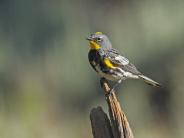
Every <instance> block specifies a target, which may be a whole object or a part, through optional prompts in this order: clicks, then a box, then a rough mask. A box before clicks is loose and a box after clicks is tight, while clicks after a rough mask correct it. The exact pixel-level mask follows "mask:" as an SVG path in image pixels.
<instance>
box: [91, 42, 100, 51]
mask: <svg viewBox="0 0 184 138" xmlns="http://www.w3.org/2000/svg"><path fill="white" fill-rule="evenodd" d="M89 43H90V47H91V49H95V50H98V49H100V45H99V44H97V43H96V42H94V41H90V42H89Z"/></svg>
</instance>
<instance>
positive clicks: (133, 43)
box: [0, 0, 184, 138]
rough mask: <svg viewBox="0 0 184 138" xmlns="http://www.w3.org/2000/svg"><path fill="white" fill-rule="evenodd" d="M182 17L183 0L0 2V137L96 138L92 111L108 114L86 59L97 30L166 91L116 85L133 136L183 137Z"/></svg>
mask: <svg viewBox="0 0 184 138" xmlns="http://www.w3.org/2000/svg"><path fill="white" fill-rule="evenodd" d="M183 13H184V1H181V0H175V1H172V0H155V1H153V0H123V1H121V0H93V1H92V0H78V1H76V0H52V1H51V0H14V1H11V0H0V137H1V138H12V137H14V138H92V134H91V128H90V120H89V112H90V110H91V109H92V107H96V106H98V105H100V106H102V107H103V108H104V109H105V111H107V105H106V102H105V98H104V95H103V92H102V90H101V89H100V85H99V77H98V76H97V75H96V74H95V72H94V71H93V69H92V68H91V67H90V65H89V63H88V59H87V53H88V50H89V46H88V42H87V41H86V40H85V37H86V36H88V35H89V34H90V33H93V32H96V31H102V32H104V33H106V34H107V35H108V36H109V37H110V39H111V41H112V43H113V46H114V48H116V49H119V50H120V51H121V52H122V53H123V54H124V55H126V56H127V57H128V58H129V59H130V61H132V62H133V63H134V64H135V65H136V66H137V68H138V69H139V70H140V71H142V72H144V73H145V75H148V76H149V77H151V78H153V79H154V80H156V81H158V82H160V83H162V85H163V86H164V88H163V89H157V88H152V87H151V86H148V85H146V84H144V83H143V82H141V81H134V80H127V81H125V82H123V84H122V85H121V86H120V87H118V89H117V94H118V97H119V100H120V102H121V104H122V105H123V109H124V111H125V112H126V114H127V117H128V119H129V122H130V125H131V127H132V129H133V132H134V135H135V137H136V138H155V137H157V138H182V137H184V131H183V129H184V119H183V116H184V100H183V99H184V75H183V71H184V61H183V60H184V15H183Z"/></svg>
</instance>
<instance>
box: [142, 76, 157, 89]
mask: <svg viewBox="0 0 184 138" xmlns="http://www.w3.org/2000/svg"><path fill="white" fill-rule="evenodd" d="M139 78H140V79H142V80H143V81H144V82H146V83H147V84H149V85H152V86H156V87H161V84H159V83H158V82H156V81H154V80H152V79H150V78H148V77H146V76H144V75H139Z"/></svg>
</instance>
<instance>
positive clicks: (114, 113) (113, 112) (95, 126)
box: [90, 78, 134, 138]
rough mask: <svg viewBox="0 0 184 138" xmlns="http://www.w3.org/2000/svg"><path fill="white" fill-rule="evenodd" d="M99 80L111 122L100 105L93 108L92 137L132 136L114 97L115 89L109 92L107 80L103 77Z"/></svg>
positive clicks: (114, 137)
mask: <svg viewBox="0 0 184 138" xmlns="http://www.w3.org/2000/svg"><path fill="white" fill-rule="evenodd" d="M100 82H101V87H102V88H103V90H104V92H105V95H106V101H107V104H108V108H109V116H110V121H111V124H110V123H109V122H110V121H109V119H108V117H107V115H106V114H105V113H104V112H103V110H102V109H101V108H100V107H98V108H93V109H92V111H91V114H90V119H91V124H92V132H93V137H94V138H134V136H133V133H132V130H131V128H130V126H129V123H128V120H127V118H126V116H125V114H124V112H123V110H122V109H121V106H120V104H119V102H118V100H117V98H116V94H115V91H112V94H109V91H110V87H109V83H108V81H107V80H106V79H104V78H103V79H101V80H100Z"/></svg>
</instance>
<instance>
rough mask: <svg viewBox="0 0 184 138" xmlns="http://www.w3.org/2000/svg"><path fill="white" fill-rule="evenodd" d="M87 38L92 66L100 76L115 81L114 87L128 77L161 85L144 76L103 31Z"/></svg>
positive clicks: (153, 84)
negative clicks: (113, 46) (114, 47)
mask: <svg viewBox="0 0 184 138" xmlns="http://www.w3.org/2000/svg"><path fill="white" fill-rule="evenodd" d="M87 40H89V43H90V48H91V49H90V51H89V53H88V59H89V62H90V64H91V66H92V67H93V69H94V70H95V71H96V72H97V73H98V74H99V75H100V77H103V78H106V79H107V80H111V81H115V82H116V84H115V85H114V87H115V86H116V85H117V84H118V83H121V81H122V80H125V79H127V78H132V79H141V80H143V81H144V82H146V83H147V84H150V85H152V86H161V85H160V84H159V83H157V82H156V81H154V80H152V79H150V78H148V77H146V76H144V75H143V74H142V73H141V72H139V71H138V70H137V69H136V67H135V66H134V65H133V64H132V63H130V62H129V60H128V59H127V58H125V57H124V56H122V55H121V54H120V53H119V52H118V51H117V50H116V49H113V48H112V45H111V42H110V40H109V39H108V37H107V36H106V35H105V34H103V33H102V32H96V33H94V34H91V35H90V36H89V37H88V38H87ZM114 87H113V88H114Z"/></svg>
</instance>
